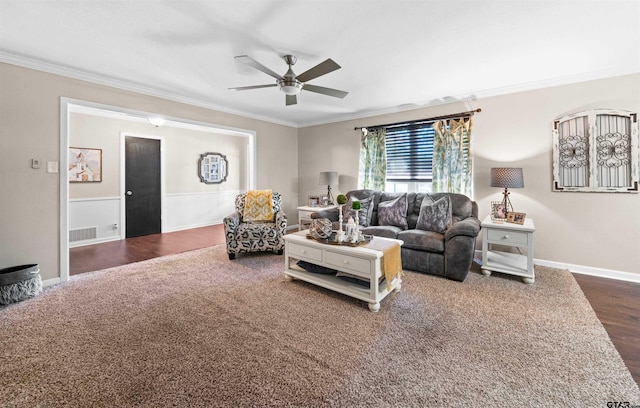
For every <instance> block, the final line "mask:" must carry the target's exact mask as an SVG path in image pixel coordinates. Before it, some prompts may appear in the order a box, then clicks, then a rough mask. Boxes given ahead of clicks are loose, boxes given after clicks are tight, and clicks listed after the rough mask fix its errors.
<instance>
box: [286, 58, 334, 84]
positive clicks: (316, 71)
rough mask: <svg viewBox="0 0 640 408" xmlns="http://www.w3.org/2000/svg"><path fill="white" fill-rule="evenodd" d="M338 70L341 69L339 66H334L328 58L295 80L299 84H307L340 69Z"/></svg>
mask: <svg viewBox="0 0 640 408" xmlns="http://www.w3.org/2000/svg"><path fill="white" fill-rule="evenodd" d="M340 68H341V67H340V65H338V64H336V63H335V62H334V61H333V60H332V59H331V58H328V59H327V60H326V61H324V62H321V63H319V64H318V65H316V66H315V67H313V68H311V69H309V70H307V71H305V72H303V73H302V74H300V75H298V76H297V77H296V79H297V80H298V81H300V82H307V81H310V80H312V79H314V78H317V77H319V76H321V75H324V74H328V73H329V72H332V71H335V70H336V69H340Z"/></svg>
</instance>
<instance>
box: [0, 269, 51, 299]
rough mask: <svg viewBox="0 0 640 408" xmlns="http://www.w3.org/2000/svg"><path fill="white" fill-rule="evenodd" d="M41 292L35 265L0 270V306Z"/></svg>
mask: <svg viewBox="0 0 640 408" xmlns="http://www.w3.org/2000/svg"><path fill="white" fill-rule="evenodd" d="M41 291H42V280H41V279H40V268H39V267H38V265H37V264H30V265H19V266H12V267H10V268H4V269H0V305H8V304H11V303H16V302H20V301H22V300H25V299H29V298H32V297H34V296H35V295H37V294H38V293H40V292H41Z"/></svg>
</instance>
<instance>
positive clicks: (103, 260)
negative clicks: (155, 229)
mask: <svg viewBox="0 0 640 408" xmlns="http://www.w3.org/2000/svg"><path fill="white" fill-rule="evenodd" d="M222 243H224V229H223V226H222V225H214V226H210V227H203V228H195V229H191V230H185V231H178V232H171V233H167V234H154V235H148V236H143V237H136V238H129V239H126V240H121V241H114V242H107V243H104V244H96V245H88V246H84V247H78V248H71V250H70V251H69V273H70V274H71V275H76V274H79V273H82V272H89V271H96V270H100V269H105V268H110V267H113V266H119V265H125V264H128V263H132V262H138V261H144V260H146V259H151V258H156V257H159V256H164V255H171V254H176V253H179V252H185V251H190V250H193V249H199V248H205V247H208V246H213V245H217V244H222ZM573 276H574V277H575V279H576V281H577V282H578V284H579V285H580V288H581V289H582V291H583V292H584V294H585V296H586V297H587V299H588V300H589V303H591V306H592V307H593V309H594V310H595V312H596V315H597V316H598V319H600V322H602V325H603V326H604V328H605V329H606V330H607V333H608V334H609V337H610V338H611V341H612V342H613V344H614V345H615V346H616V348H617V350H618V352H619V353H620V355H621V356H622V359H623V360H624V362H625V364H626V365H627V367H628V368H629V371H631V374H632V375H633V378H634V379H635V381H636V383H638V384H639V385H640V284H638V283H631V282H622V281H617V280H613V279H605V278H598V277H594V276H588V275H580V274H574V275H573Z"/></svg>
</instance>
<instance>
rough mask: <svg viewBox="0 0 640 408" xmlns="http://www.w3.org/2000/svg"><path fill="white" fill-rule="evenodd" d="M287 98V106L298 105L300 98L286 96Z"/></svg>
mask: <svg viewBox="0 0 640 408" xmlns="http://www.w3.org/2000/svg"><path fill="white" fill-rule="evenodd" d="M285 96H286V97H287V99H286V100H287V102H286V105H287V106H289V105H295V104H297V103H298V98H297V97H296V96H295V95H285Z"/></svg>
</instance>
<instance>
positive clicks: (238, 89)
mask: <svg viewBox="0 0 640 408" xmlns="http://www.w3.org/2000/svg"><path fill="white" fill-rule="evenodd" d="M274 86H278V85H276V84H269V85H251V86H238V87H235V88H229V89H231V90H234V91H246V90H247V89H260V88H272V87H274Z"/></svg>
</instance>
